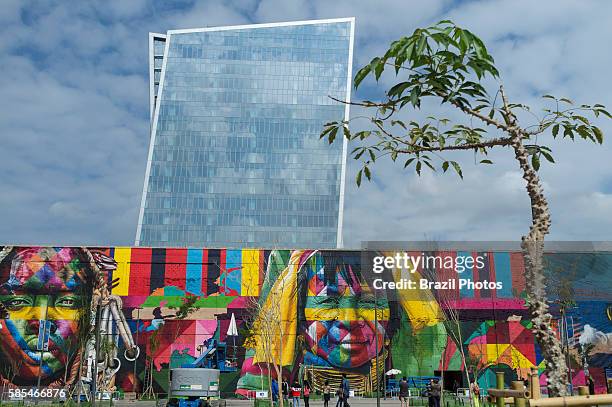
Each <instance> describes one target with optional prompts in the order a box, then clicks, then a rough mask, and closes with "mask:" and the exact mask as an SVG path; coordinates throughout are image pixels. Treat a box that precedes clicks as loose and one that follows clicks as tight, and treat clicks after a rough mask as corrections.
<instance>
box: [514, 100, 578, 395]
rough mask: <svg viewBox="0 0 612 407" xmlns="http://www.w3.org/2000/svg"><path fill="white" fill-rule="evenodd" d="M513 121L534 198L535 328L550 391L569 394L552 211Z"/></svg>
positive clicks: (526, 243) (526, 248)
mask: <svg viewBox="0 0 612 407" xmlns="http://www.w3.org/2000/svg"><path fill="white" fill-rule="evenodd" d="M504 105H506V106H507V103H506V102H504ZM509 121H510V122H509V124H510V125H512V126H513V127H514V130H513V131H512V133H511V139H512V148H513V149H514V154H515V157H516V160H517V161H518V162H519V166H520V168H521V171H522V172H523V179H524V180H525V181H526V182H527V193H528V194H529V199H530V201H531V218H532V223H531V226H530V228H529V233H528V234H527V235H526V236H523V238H522V243H521V248H522V252H523V257H524V261H525V282H526V292H527V303H528V307H529V314H530V316H531V322H532V324H533V327H532V332H533V333H534V335H535V337H536V339H537V341H538V343H539V344H540V348H541V350H542V355H543V356H544V359H545V360H546V370H547V373H548V389H549V395H550V396H553V397H554V396H562V395H566V394H567V386H566V379H567V378H566V372H567V366H566V364H565V358H564V357H563V352H562V351H561V346H560V344H559V340H558V339H557V336H556V335H555V332H554V331H553V329H552V327H551V322H552V315H551V314H550V313H549V312H548V303H547V299H546V290H545V288H544V287H545V284H544V274H543V269H544V267H543V259H544V237H545V236H546V235H547V234H548V232H549V228H550V212H549V209H548V202H547V201H546V198H545V197H544V193H543V189H542V182H541V180H540V177H539V176H538V174H537V172H536V171H535V170H534V169H533V167H532V166H531V165H529V153H528V152H527V149H526V148H525V146H524V145H523V142H522V136H523V133H522V132H521V131H520V130H519V129H518V127H516V124H515V123H516V122H515V119H514V116H510V115H509Z"/></svg>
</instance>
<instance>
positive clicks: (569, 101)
mask: <svg viewBox="0 0 612 407" xmlns="http://www.w3.org/2000/svg"><path fill="white" fill-rule="evenodd" d="M559 101H561V102H565V103H567V104H570V105H573V104H574V102H572V101H571V100H569V99H568V98H561V99H559Z"/></svg>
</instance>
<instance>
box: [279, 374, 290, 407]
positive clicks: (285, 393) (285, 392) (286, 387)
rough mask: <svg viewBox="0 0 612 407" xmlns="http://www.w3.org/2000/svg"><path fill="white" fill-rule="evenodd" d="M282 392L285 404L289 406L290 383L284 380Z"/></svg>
mask: <svg viewBox="0 0 612 407" xmlns="http://www.w3.org/2000/svg"><path fill="white" fill-rule="evenodd" d="M281 391H282V393H283V402H285V403H287V405H289V383H287V379H285V378H283V382H282V383H281Z"/></svg>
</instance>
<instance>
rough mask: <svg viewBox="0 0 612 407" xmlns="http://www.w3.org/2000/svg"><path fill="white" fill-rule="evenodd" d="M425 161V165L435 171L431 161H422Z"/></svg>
mask: <svg viewBox="0 0 612 407" xmlns="http://www.w3.org/2000/svg"><path fill="white" fill-rule="evenodd" d="M423 162H424V163H425V165H426V166H428V167H429V168H430V169H431V170H432V171H433V172H436V169H435V168H434V166H433V165H431V163H430V162H429V161H423Z"/></svg>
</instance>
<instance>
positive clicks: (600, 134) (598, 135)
mask: <svg viewBox="0 0 612 407" xmlns="http://www.w3.org/2000/svg"><path fill="white" fill-rule="evenodd" d="M592 129H593V134H594V135H595V138H596V139H597V142H598V143H599V144H602V143H603V132H602V131H601V129H600V128H599V127H595V126H592Z"/></svg>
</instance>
